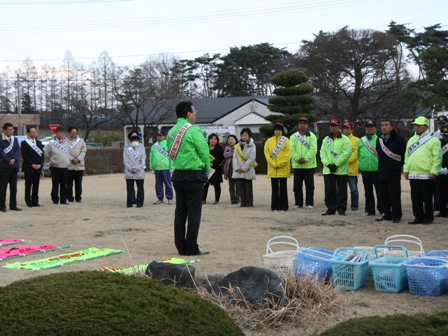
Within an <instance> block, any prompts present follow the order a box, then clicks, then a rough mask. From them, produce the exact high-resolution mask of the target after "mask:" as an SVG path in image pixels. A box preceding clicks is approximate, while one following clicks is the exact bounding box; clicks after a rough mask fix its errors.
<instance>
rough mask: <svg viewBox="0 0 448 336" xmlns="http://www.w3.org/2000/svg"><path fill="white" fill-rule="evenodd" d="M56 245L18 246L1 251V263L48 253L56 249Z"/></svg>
mask: <svg viewBox="0 0 448 336" xmlns="http://www.w3.org/2000/svg"><path fill="white" fill-rule="evenodd" d="M56 248H57V246H56V245H52V244H49V245H34V246H16V247H8V248H3V249H1V250H0V261H1V260H5V259H8V258H14V257H23V256H25V255H27V254H32V253H40V252H46V251H49V250H54V249H56Z"/></svg>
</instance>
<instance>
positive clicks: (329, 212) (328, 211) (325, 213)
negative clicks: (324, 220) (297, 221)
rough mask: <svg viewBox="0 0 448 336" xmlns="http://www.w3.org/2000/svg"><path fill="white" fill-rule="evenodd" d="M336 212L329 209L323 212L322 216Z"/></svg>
mask: <svg viewBox="0 0 448 336" xmlns="http://www.w3.org/2000/svg"><path fill="white" fill-rule="evenodd" d="M334 214H336V212H333V211H330V210H327V211H325V212H324V213H323V214H322V216H333V215H334Z"/></svg>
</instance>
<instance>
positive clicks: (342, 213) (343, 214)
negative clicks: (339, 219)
mask: <svg viewBox="0 0 448 336" xmlns="http://www.w3.org/2000/svg"><path fill="white" fill-rule="evenodd" d="M339 216H347V215H346V214H345V211H343V212H339Z"/></svg>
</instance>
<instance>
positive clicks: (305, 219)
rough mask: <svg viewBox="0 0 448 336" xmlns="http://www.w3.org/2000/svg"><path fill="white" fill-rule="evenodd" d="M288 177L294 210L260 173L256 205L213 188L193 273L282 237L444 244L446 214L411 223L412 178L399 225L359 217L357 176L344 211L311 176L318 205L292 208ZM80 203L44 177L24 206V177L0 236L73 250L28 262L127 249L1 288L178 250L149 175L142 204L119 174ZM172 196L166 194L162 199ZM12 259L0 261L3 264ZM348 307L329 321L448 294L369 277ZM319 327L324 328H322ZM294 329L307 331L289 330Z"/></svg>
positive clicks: (422, 305)
mask: <svg viewBox="0 0 448 336" xmlns="http://www.w3.org/2000/svg"><path fill="white" fill-rule="evenodd" d="M292 182H293V180H292V178H291V179H289V180H288V192H289V204H290V207H291V208H290V210H289V211H287V212H271V211H270V181H269V179H268V178H267V177H266V176H265V175H258V176H257V180H256V181H254V203H255V205H254V207H253V208H241V207H239V206H235V205H230V201H229V195H228V190H227V189H228V184H227V181H224V183H223V184H222V189H223V192H222V197H221V202H220V204H218V205H212V203H213V201H214V199H213V195H214V191H213V188H212V187H211V188H210V190H209V196H208V204H206V205H204V207H203V212H202V222H201V229H200V233H199V244H200V248H201V250H205V251H209V252H210V254H209V255H207V256H203V257H201V258H200V262H199V263H197V264H195V266H196V268H197V275H212V274H216V273H220V274H223V273H225V274H226V273H229V272H232V271H235V270H237V269H239V268H240V267H242V266H247V265H254V266H259V265H263V258H262V255H263V254H265V252H266V243H267V241H268V240H269V239H270V238H272V237H274V236H278V235H288V236H292V237H295V238H296V239H297V240H298V241H299V243H300V246H301V247H309V246H317V247H321V248H326V249H331V250H333V249H335V248H337V247H343V246H374V245H376V244H381V243H384V240H385V239H386V238H387V237H389V236H391V235H395V234H411V235H415V236H417V237H419V238H420V239H421V240H422V242H423V247H424V249H425V251H431V250H434V249H448V230H447V227H448V219H445V218H444V219H436V221H435V222H434V224H432V225H408V224H407V221H409V220H412V219H413V216H412V211H411V204H410V193H409V184H408V182H407V181H405V180H403V181H402V202H403V210H404V216H403V219H402V221H401V223H400V224H392V223H391V222H389V221H386V222H375V221H374V219H375V218H378V216H375V217H362V216H361V214H362V212H363V206H364V191H363V187H362V181H361V179H360V180H359V183H358V184H359V189H360V210H359V211H350V210H348V211H347V216H344V217H342V216H339V215H336V216H321V213H323V212H324V211H325V210H326V209H325V206H324V201H323V199H324V197H323V178H322V176H320V175H316V176H315V182H316V190H315V207H314V209H312V210H309V209H306V208H303V209H293V208H292V207H293V205H294V199H293V193H292ZM83 185H84V192H83V202H82V203H71V204H70V205H69V206H67V205H54V204H53V203H52V202H51V199H50V188H51V180H50V178H44V179H42V181H41V189H40V190H41V191H40V203H41V204H42V205H44V206H43V207H40V208H27V207H26V206H25V202H24V198H23V192H24V181H23V180H19V182H18V190H19V192H18V200H19V202H18V205H19V207H21V208H22V209H23V211H21V212H15V211H8V212H7V213H4V214H3V213H2V214H1V215H0V218H1V219H0V238H1V239H7V238H22V239H26V240H31V243H29V244H31V245H43V244H55V245H57V246H64V245H73V247H72V248H69V249H64V250H61V251H55V252H49V253H48V254H39V255H35V256H28V257H24V258H20V259H13V260H12V261H11V262H16V261H19V260H23V261H29V260H34V259H39V258H44V257H48V256H54V255H58V254H61V253H69V252H74V251H77V250H80V249H85V248H88V247H97V248H113V249H121V250H127V252H124V253H121V254H118V255H114V256H110V257H106V258H100V259H96V260H91V261H87V262H81V263H77V264H72V265H67V266H63V267H59V268H55V269H51V270H46V271H37V272H32V271H27V270H10V269H4V268H0V285H1V286H5V285H8V284H10V283H12V282H14V281H17V280H21V279H26V278H30V277H35V276H40V275H46V274H50V273H58V272H70V271H78V270H97V269H100V268H102V267H124V266H133V265H137V264H146V263H149V262H151V261H152V260H156V261H161V260H164V259H166V258H169V257H176V256H177V254H176V249H175V247H174V243H173V219H174V208H175V205H171V206H170V205H168V204H167V203H165V204H161V205H153V204H152V202H154V201H155V200H156V197H155V192H154V175H152V174H149V173H148V174H147V175H146V180H145V190H146V193H145V194H146V195H145V205H144V207H143V208H126V206H125V199H126V186H125V180H124V178H123V175H122V174H113V175H97V176H85V177H84V183H83ZM165 202H166V201H165ZM5 263H6V261H2V262H0V266H3V265H5ZM340 295H341V296H342V298H343V300H344V302H345V306H346V312H345V313H344V314H343V316H338V317H335V318H333V319H329V320H328V322H327V326H330V325H333V324H335V323H337V322H339V321H341V320H343V319H348V318H352V317H356V316H358V317H359V316H372V315H381V316H383V315H386V314H394V313H406V314H412V313H417V312H428V313H429V312H439V311H444V310H446V309H447V306H448V295H447V294H445V295H442V296H440V297H425V296H414V295H410V294H409V292H408V291H407V290H405V291H403V292H402V293H399V294H389V293H379V292H376V291H375V289H374V285H373V283H367V284H366V286H364V287H363V288H361V289H359V290H358V291H356V292H346V291H341V292H340ZM316 328H318V329H322V328H323V326H322V325H321V326H320V327H317V326H316ZM287 334H288V335H292V334H297V335H299V334H303V331H297V332H295V331H294V330H293V329H292V330H289V331H288V332H287Z"/></svg>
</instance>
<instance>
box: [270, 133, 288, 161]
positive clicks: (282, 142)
mask: <svg viewBox="0 0 448 336" xmlns="http://www.w3.org/2000/svg"><path fill="white" fill-rule="evenodd" d="M286 139H287V138H286V137H285V136H282V137H281V139H280V141H279V142H278V143H277V146H275V148H274V150H273V151H272V153H271V154H270V155H269V156H270V157H271V159H274V158H275V157H276V156H277V155H278V153H279V152H280V150H281V149H282V147H283V145H284V144H285V141H286Z"/></svg>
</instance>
